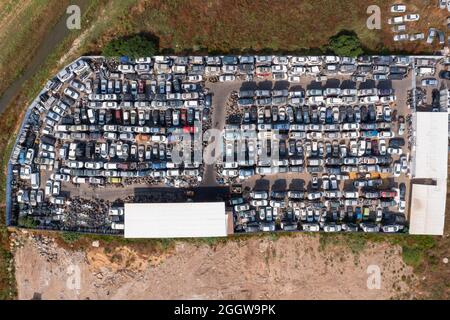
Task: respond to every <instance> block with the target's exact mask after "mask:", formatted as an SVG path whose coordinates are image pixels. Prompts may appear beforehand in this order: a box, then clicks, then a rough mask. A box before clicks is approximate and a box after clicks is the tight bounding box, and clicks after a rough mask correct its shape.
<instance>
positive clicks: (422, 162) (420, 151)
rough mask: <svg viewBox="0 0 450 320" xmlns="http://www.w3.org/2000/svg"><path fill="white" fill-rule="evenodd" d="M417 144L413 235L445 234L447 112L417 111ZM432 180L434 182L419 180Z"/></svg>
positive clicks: (414, 165) (414, 163) (412, 208)
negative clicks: (421, 180) (421, 181)
mask: <svg viewBox="0 0 450 320" xmlns="http://www.w3.org/2000/svg"><path fill="white" fill-rule="evenodd" d="M415 124H416V146H415V152H414V158H413V165H412V176H413V178H415V179H417V180H416V182H415V183H413V185H412V196H411V214H410V227H409V233H410V234H430V235H442V234H443V232H444V221H445V203H446V195H447V160H448V153H447V152H448V151H447V150H448V113H447V112H417V113H416V114H415ZM419 179H427V180H428V179H431V181H433V182H432V183H426V184H425V183H424V184H422V183H420V182H419V181H420V180H419Z"/></svg>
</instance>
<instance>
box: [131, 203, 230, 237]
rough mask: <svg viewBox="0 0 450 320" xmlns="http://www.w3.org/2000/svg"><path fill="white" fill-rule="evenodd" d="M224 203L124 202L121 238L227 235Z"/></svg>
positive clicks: (226, 217)
mask: <svg viewBox="0 0 450 320" xmlns="http://www.w3.org/2000/svg"><path fill="white" fill-rule="evenodd" d="M227 227H228V216H227V215H226V214H225V203H224V202H183V203H126V204H125V238H190V237H225V236H227Z"/></svg>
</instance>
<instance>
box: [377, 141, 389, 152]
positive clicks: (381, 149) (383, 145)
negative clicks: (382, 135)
mask: <svg viewBox="0 0 450 320" xmlns="http://www.w3.org/2000/svg"><path fill="white" fill-rule="evenodd" d="M379 143H380V144H379V146H378V150H379V152H380V155H382V156H384V155H385V154H386V152H387V147H386V140H384V139H380V140H379Z"/></svg>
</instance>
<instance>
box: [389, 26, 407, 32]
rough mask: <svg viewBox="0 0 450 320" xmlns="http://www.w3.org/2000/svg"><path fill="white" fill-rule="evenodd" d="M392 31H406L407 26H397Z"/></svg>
mask: <svg viewBox="0 0 450 320" xmlns="http://www.w3.org/2000/svg"><path fill="white" fill-rule="evenodd" d="M391 30H392V32H402V31H406V25H404V24H397V25H395V26H393V27H392V29H391Z"/></svg>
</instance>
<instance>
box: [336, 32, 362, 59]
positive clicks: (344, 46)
mask: <svg viewBox="0 0 450 320" xmlns="http://www.w3.org/2000/svg"><path fill="white" fill-rule="evenodd" d="M328 49H329V50H330V51H332V52H333V53H334V54H335V55H338V56H350V57H356V56H359V55H362V54H363V53H364V50H363V48H362V47H361V42H360V41H359V39H358V36H357V35H356V34H355V33H340V34H337V35H335V36H333V37H331V38H330V41H329V44H328Z"/></svg>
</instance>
